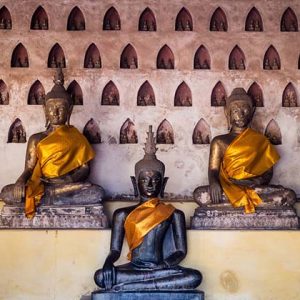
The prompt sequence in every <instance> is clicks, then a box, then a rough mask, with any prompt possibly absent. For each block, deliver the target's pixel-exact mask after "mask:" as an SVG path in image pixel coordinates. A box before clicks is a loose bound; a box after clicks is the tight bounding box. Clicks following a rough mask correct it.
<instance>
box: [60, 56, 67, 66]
mask: <svg viewBox="0 0 300 300" xmlns="http://www.w3.org/2000/svg"><path fill="white" fill-rule="evenodd" d="M58 67H60V68H65V67H66V60H65V58H64V57H62V58H61V60H60V63H59V66H58Z"/></svg>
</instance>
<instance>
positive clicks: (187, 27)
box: [184, 20, 192, 31]
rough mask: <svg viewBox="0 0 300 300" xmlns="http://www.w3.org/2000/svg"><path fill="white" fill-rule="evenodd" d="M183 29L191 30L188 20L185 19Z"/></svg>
mask: <svg viewBox="0 0 300 300" xmlns="http://www.w3.org/2000/svg"><path fill="white" fill-rule="evenodd" d="M184 30H185V31H191V30H192V29H191V25H190V22H189V20H187V21H186V22H185V26H184Z"/></svg>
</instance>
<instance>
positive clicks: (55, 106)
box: [45, 98, 70, 126]
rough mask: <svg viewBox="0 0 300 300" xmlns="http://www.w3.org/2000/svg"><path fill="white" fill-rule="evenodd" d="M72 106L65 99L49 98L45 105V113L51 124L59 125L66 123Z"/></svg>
mask: <svg viewBox="0 0 300 300" xmlns="http://www.w3.org/2000/svg"><path fill="white" fill-rule="evenodd" d="M69 113H70V107H69V104H68V102H67V101H66V100H65V99H59V98H58V99H49V100H47V102H46V105H45V114H46V117H47V119H48V121H49V123H50V125H54V126H59V125H64V124H66V122H67V120H68V117H69Z"/></svg>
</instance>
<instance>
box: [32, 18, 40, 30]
mask: <svg viewBox="0 0 300 300" xmlns="http://www.w3.org/2000/svg"><path fill="white" fill-rule="evenodd" d="M33 29H40V24H39V20H38V19H35V22H34V25H33Z"/></svg>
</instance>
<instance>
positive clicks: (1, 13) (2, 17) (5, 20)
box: [0, 6, 12, 29]
mask: <svg viewBox="0 0 300 300" xmlns="http://www.w3.org/2000/svg"><path fill="white" fill-rule="evenodd" d="M0 29H12V22H11V15H10V12H9V10H8V9H7V8H6V6H2V7H1V9H0Z"/></svg>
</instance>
